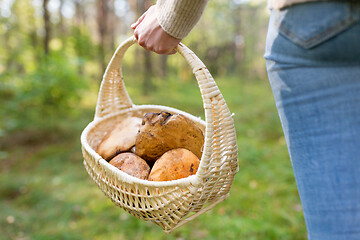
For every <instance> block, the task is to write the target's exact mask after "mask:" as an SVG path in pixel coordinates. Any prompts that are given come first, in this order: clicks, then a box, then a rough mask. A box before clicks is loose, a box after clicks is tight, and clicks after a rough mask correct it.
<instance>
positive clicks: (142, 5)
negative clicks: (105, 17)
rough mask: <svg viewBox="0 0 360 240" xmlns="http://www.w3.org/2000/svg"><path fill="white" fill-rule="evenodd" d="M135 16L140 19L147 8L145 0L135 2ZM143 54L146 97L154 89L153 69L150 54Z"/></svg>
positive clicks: (147, 3)
mask: <svg viewBox="0 0 360 240" xmlns="http://www.w3.org/2000/svg"><path fill="white" fill-rule="evenodd" d="M136 3H137V4H136V5H137V6H136V8H137V15H138V17H140V16H141V15H142V14H143V13H144V12H145V11H146V10H147V7H148V6H149V2H148V1H146V0H137V1H136ZM142 52H143V53H144V58H143V59H144V67H145V68H144V71H143V93H144V95H148V94H149V93H150V92H151V90H153V89H154V85H153V83H152V78H153V75H154V73H153V67H152V62H151V53H150V52H148V51H145V50H143V51H142Z"/></svg>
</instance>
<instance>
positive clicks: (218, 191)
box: [81, 37, 238, 232]
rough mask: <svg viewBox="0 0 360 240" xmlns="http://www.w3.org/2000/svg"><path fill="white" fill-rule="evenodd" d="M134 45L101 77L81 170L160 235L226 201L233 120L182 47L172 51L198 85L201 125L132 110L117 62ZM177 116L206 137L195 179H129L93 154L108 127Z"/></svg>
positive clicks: (118, 57)
mask: <svg viewBox="0 0 360 240" xmlns="http://www.w3.org/2000/svg"><path fill="white" fill-rule="evenodd" d="M135 42H136V39H135V38H134V37H131V38H129V39H127V40H126V41H125V42H123V43H122V44H121V45H120V46H119V48H118V49H117V50H116V52H115V54H114V56H113V57H112V59H111V61H110V63H109V65H108V67H107V69H106V71H105V74H104V78H103V81H102V83H101V88H100V92H99V97H98V102H97V106H96V113H95V118H94V121H92V122H91V123H90V124H89V125H88V126H87V127H86V128H85V129H84V131H83V133H82V135H81V143H82V151H83V156H84V165H85V168H86V170H87V172H88V173H89V175H90V176H91V178H92V179H93V180H94V181H95V183H96V184H97V185H98V186H99V188H100V189H101V190H102V191H103V192H104V194H105V195H106V196H107V197H109V198H110V199H111V200H112V201H113V202H114V203H115V204H116V205H117V206H119V207H121V208H123V209H125V210H126V211H127V212H129V213H130V214H132V215H134V216H136V217H138V218H140V219H143V220H146V221H152V222H154V223H156V224H157V225H159V226H161V227H162V229H163V230H164V231H165V232H171V231H172V230H174V229H175V228H177V227H179V226H181V225H183V224H184V223H186V222H188V221H190V220H192V219H194V218H195V217H197V216H199V215H200V214H202V213H204V212H206V211H207V210H209V209H211V208H213V207H214V206H215V205H216V204H218V203H220V202H221V201H223V200H225V199H226V198H227V197H228V196H229V191H230V187H231V185H232V182H233V180H234V176H235V174H236V173H237V171H238V160H237V144H236V134H235V128H234V123H233V119H232V116H231V114H230V111H229V109H228V107H227V105H226V103H225V100H224V98H223V96H222V95H221V93H220V91H219V89H218V87H217V85H216V83H215V81H214V79H213V78H212V76H211V75H210V73H209V71H208V70H207V68H206V67H205V65H204V64H203V63H202V62H201V61H200V60H199V58H198V57H197V56H196V55H195V54H194V53H193V52H192V51H191V50H189V49H188V48H187V47H185V46H184V45H183V44H179V46H178V47H177V51H178V52H179V53H180V54H181V55H182V56H183V57H184V58H185V60H186V61H187V62H188V64H189V65H190V66H191V68H192V70H193V73H194V75H195V77H196V79H197V81H198V85H199V88H200V91H201V95H202V99H203V105H204V109H205V118H206V119H205V122H204V121H202V120H200V119H199V118H197V117H194V116H192V115H190V114H188V113H186V112H183V111H180V110H177V109H174V108H170V107H165V106H158V105H134V104H133V103H132V101H131V99H130V98H129V95H128V94H127V92H126V89H125V85H124V82H123V78H122V74H121V65H122V58H123V56H124V54H125V52H126V50H127V49H128V48H129V47H130V46H131V45H132V44H134V43H135ZM160 111H167V112H170V113H180V114H183V115H185V116H186V117H188V118H190V119H191V120H193V121H194V122H195V123H196V124H197V125H198V126H199V127H200V128H201V129H202V130H203V131H204V133H205V143H204V147H203V154H202V158H201V161H200V166H199V169H198V171H197V173H196V174H195V175H192V176H190V177H187V178H183V179H178V180H174V181H166V182H152V181H147V180H142V179H138V178H135V177H132V176H130V175H128V174H126V173H124V172H122V171H120V170H118V169H117V168H115V167H113V166H112V165H110V164H109V163H108V162H107V161H106V160H104V159H103V158H102V157H101V156H100V155H99V154H97V153H96V152H95V149H96V148H97V146H98V144H99V143H100V141H101V140H102V138H103V137H104V136H105V134H106V133H107V132H108V131H109V130H110V129H112V128H113V126H114V125H115V124H116V123H117V122H119V121H121V120H123V119H125V118H128V117H130V116H136V117H141V118H142V117H143V116H144V115H145V114H146V113H148V112H160Z"/></svg>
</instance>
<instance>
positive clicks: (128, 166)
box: [109, 153, 150, 179]
mask: <svg viewBox="0 0 360 240" xmlns="http://www.w3.org/2000/svg"><path fill="white" fill-rule="evenodd" d="M109 163H110V164H111V165H113V166H115V167H117V168H118V169H120V170H121V171H123V172H125V173H127V174H129V175H131V176H133V177H137V178H140V179H147V178H148V176H149V173H150V167H149V165H147V163H146V161H145V160H144V159H142V158H140V157H139V156H137V155H135V154H133V153H120V154H119V155H117V156H116V157H114V158H113V159H111V160H110V162H109Z"/></svg>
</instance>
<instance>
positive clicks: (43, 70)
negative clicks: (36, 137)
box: [0, 52, 87, 131]
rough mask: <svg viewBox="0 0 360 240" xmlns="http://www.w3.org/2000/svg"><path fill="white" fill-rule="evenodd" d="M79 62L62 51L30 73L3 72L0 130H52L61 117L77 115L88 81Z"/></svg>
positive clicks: (40, 62) (0, 93)
mask: <svg viewBox="0 0 360 240" xmlns="http://www.w3.org/2000/svg"><path fill="white" fill-rule="evenodd" d="M76 66H77V65H76V63H74V62H71V60H70V61H69V59H68V58H67V57H66V56H65V55H62V54H61V53H60V52H54V53H53V54H51V55H49V56H44V57H42V58H41V61H39V62H38V63H37V66H36V69H35V70H34V71H32V72H29V73H27V74H15V73H11V72H10V73H4V74H2V75H1V76H0V77H1V79H2V80H1V85H2V86H1V88H0V96H2V97H1V98H0V104H1V105H2V106H3V107H2V108H1V109H0V114H1V115H2V116H3V118H2V122H1V125H0V127H1V128H2V129H4V130H6V131H13V130H20V129H26V128H45V129H46V128H49V127H54V125H56V120H57V119H58V118H61V116H66V115H71V114H73V113H75V112H76V108H77V106H78V105H77V104H78V102H79V101H80V99H81V93H82V91H83V90H84V89H86V87H87V81H85V79H84V77H83V76H81V75H79V74H78V73H77V71H76Z"/></svg>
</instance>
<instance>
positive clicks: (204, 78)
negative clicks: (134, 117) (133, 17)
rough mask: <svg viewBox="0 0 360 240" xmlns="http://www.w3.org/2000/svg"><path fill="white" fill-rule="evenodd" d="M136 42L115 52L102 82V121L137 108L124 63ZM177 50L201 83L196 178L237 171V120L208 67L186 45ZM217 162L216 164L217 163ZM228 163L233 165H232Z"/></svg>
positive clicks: (99, 106)
mask: <svg viewBox="0 0 360 240" xmlns="http://www.w3.org/2000/svg"><path fill="white" fill-rule="evenodd" d="M134 43H136V38H135V36H132V37H130V38H128V39H127V40H125V41H124V42H123V43H122V44H121V45H120V46H119V47H118V48H117V49H116V51H115V53H114V55H113V57H112V58H111V60H110V63H109V65H108V67H107V68H106V71H105V73H104V77H103V80H102V83H101V87H100V91H99V97H98V102H97V105H96V112H95V118H102V117H105V116H107V115H109V114H113V113H115V112H118V111H120V110H123V109H127V108H131V107H132V106H134V104H133V103H132V101H131V99H130V97H129V95H128V93H127V91H126V89H125V85H124V81H123V77H122V71H121V64H122V59H123V56H124V54H125V52H126V50H127V49H128V48H129V47H130V46H131V45H133V44H134ZM176 51H177V52H178V53H180V54H181V55H182V56H183V57H184V59H185V61H186V62H187V63H188V64H189V65H190V67H191V68H192V71H193V74H194V75H195V77H196V80H197V82H198V85H199V88H200V92H201V96H202V99H203V104H204V110H205V122H206V131H205V142H204V151H203V155H202V159H201V162H200V166H199V169H198V171H197V176H198V177H200V178H198V180H200V182H201V180H203V181H204V179H205V180H206V179H207V178H208V176H209V172H214V171H218V169H220V168H224V164H225V163H226V164H225V165H226V166H225V168H230V169H229V171H236V172H237V171H238V163H237V143H236V133H235V127H234V121H233V118H232V116H231V113H230V110H229V109H228V107H227V105H226V102H225V100H224V98H223V96H222V94H221V93H220V90H219V88H218V86H217V85H216V83H215V81H214V79H213V77H212V76H211V74H210V72H209V71H208V69H207V68H206V66H205V64H204V63H203V62H202V61H201V60H200V59H199V58H198V57H197V56H196V55H195V53H193V52H192V51H191V50H190V49H189V48H187V47H186V46H185V45H184V44H182V43H179V45H178V46H177V47H176ZM214 159H217V160H216V161H217V162H214ZM229 162H231V163H230V164H229ZM200 182H199V183H200Z"/></svg>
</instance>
